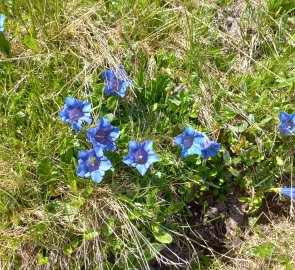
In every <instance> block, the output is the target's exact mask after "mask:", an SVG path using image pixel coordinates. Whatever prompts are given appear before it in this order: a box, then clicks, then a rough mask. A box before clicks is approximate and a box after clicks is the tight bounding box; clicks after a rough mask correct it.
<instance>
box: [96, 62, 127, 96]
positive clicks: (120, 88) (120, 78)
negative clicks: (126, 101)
mask: <svg viewBox="0 0 295 270" xmlns="http://www.w3.org/2000/svg"><path fill="white" fill-rule="evenodd" d="M102 77H103V79H104V81H105V82H106V84H105V86H104V91H105V93H106V94H108V95H115V94H117V95H119V96H120V97H121V98H123V97H125V95H126V89H127V88H128V87H129V86H130V85H131V81H130V80H129V79H128V77H127V74H126V72H125V69H124V68H123V67H120V68H119V72H118V74H116V73H115V72H114V71H113V70H105V71H104V72H103V73H102Z"/></svg>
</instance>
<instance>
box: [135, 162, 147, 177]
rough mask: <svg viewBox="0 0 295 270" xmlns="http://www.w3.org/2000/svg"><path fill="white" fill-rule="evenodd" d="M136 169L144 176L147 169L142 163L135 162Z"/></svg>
mask: <svg viewBox="0 0 295 270" xmlns="http://www.w3.org/2000/svg"><path fill="white" fill-rule="evenodd" d="M136 169H137V170H138V171H139V173H140V174H141V175H142V176H144V175H145V173H146V171H147V170H148V166H146V165H144V164H137V165H136Z"/></svg>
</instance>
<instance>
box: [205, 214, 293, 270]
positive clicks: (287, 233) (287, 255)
mask: <svg viewBox="0 0 295 270" xmlns="http://www.w3.org/2000/svg"><path fill="white" fill-rule="evenodd" d="M269 221H270V223H269V224H266V225H257V226H255V227H253V228H251V229H249V230H248V232H247V233H246V235H245V241H244V242H242V243H241V244H239V245H238V246H236V247H235V248H233V249H232V250H231V251H230V253H233V254H235V256H233V257H232V258H231V259H228V258H226V260H227V262H226V263H225V262H222V261H221V259H220V258H219V259H217V260H216V261H215V262H214V264H213V265H212V267H211V268H210V269H220V270H223V269H224V270H225V269H226V270H264V269H274V270H283V269H284V270H286V269H290V270H291V269H294V268H295V242H294V237H295V222H294V220H290V219H287V218H282V219H276V220H269ZM263 248H264V249H266V250H268V251H267V252H266V253H265V255H259V254H262V253H263V251H261V250H262V249H263ZM260 252H261V253H260Z"/></svg>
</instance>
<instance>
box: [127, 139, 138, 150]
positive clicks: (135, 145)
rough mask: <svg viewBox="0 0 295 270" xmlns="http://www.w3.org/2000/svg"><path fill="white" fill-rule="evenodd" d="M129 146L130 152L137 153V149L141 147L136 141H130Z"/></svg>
mask: <svg viewBox="0 0 295 270" xmlns="http://www.w3.org/2000/svg"><path fill="white" fill-rule="evenodd" d="M128 146H129V149H130V150H132V151H136V150H137V148H138V147H139V143H138V142H136V141H129V143H128Z"/></svg>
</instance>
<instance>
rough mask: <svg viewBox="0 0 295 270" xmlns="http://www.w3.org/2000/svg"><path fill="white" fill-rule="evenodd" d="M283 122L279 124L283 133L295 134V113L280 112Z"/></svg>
mask: <svg viewBox="0 0 295 270" xmlns="http://www.w3.org/2000/svg"><path fill="white" fill-rule="evenodd" d="M280 120H281V124H280V125H279V129H280V133H281V135H286V134H293V133H294V132H295V113H293V114H288V113H285V112H281V113H280Z"/></svg>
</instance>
